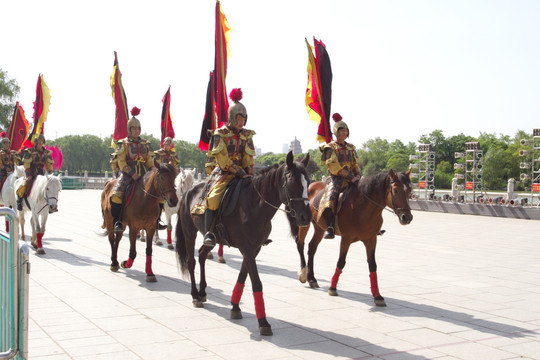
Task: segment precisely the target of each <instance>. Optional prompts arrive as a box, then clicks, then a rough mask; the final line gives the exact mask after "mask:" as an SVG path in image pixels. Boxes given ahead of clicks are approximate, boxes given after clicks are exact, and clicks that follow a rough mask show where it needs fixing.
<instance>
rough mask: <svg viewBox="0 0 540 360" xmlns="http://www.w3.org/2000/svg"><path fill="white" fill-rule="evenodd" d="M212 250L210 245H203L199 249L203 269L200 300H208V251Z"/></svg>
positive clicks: (201, 268) (200, 265)
mask: <svg viewBox="0 0 540 360" xmlns="http://www.w3.org/2000/svg"><path fill="white" fill-rule="evenodd" d="M210 250H212V249H211V248H209V247H208V246H201V248H200V249H199V267H200V271H201V281H200V283H199V300H200V301H202V302H205V301H206V286H207V284H206V259H207V257H208V253H209V252H210Z"/></svg>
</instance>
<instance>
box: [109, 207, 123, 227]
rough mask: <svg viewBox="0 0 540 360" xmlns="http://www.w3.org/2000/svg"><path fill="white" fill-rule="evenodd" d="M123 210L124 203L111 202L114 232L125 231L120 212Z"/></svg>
mask: <svg viewBox="0 0 540 360" xmlns="http://www.w3.org/2000/svg"><path fill="white" fill-rule="evenodd" d="M121 212H122V204H117V203H115V202H111V215H112V217H113V224H114V232H115V233H116V232H122V231H124V225H123V224H122V222H121V221H120V213H121Z"/></svg>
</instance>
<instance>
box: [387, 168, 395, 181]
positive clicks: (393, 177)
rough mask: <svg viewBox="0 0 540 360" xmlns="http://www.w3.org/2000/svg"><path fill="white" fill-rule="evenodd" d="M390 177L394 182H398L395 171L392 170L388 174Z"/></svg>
mask: <svg viewBox="0 0 540 360" xmlns="http://www.w3.org/2000/svg"><path fill="white" fill-rule="evenodd" d="M388 176H390V178H391V179H392V180H396V177H397V176H396V173H395V172H394V170H392V169H390V171H389V172H388Z"/></svg>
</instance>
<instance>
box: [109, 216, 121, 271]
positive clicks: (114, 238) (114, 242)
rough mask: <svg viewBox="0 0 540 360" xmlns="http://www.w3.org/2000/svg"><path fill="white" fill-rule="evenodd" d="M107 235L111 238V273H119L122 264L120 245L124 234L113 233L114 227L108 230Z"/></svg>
mask: <svg viewBox="0 0 540 360" xmlns="http://www.w3.org/2000/svg"><path fill="white" fill-rule="evenodd" d="M107 235H108V237H109V244H110V245H111V267H110V269H111V271H114V272H117V271H118V269H119V267H120V264H119V263H118V245H119V244H120V239H121V238H122V234H117V233H115V232H114V231H113V229H112V227H111V228H110V229H108V230H107Z"/></svg>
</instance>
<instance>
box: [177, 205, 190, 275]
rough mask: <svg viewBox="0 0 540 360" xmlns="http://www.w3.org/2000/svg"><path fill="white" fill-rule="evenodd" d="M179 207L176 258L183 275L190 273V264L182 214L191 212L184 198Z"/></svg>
mask: <svg viewBox="0 0 540 360" xmlns="http://www.w3.org/2000/svg"><path fill="white" fill-rule="evenodd" d="M181 202H182V203H181V204H180V206H179V208H178V216H177V222H176V230H175V235H176V259H177V262H178V263H179V265H180V271H181V272H182V275H183V276H186V275H187V274H188V265H187V257H188V256H187V250H186V237H185V236H184V231H183V230H182V216H183V214H184V212H185V211H188V212H187V214H189V209H188V210H186V208H187V205H185V204H184V203H186V201H184V198H183V199H182V201H181Z"/></svg>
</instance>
